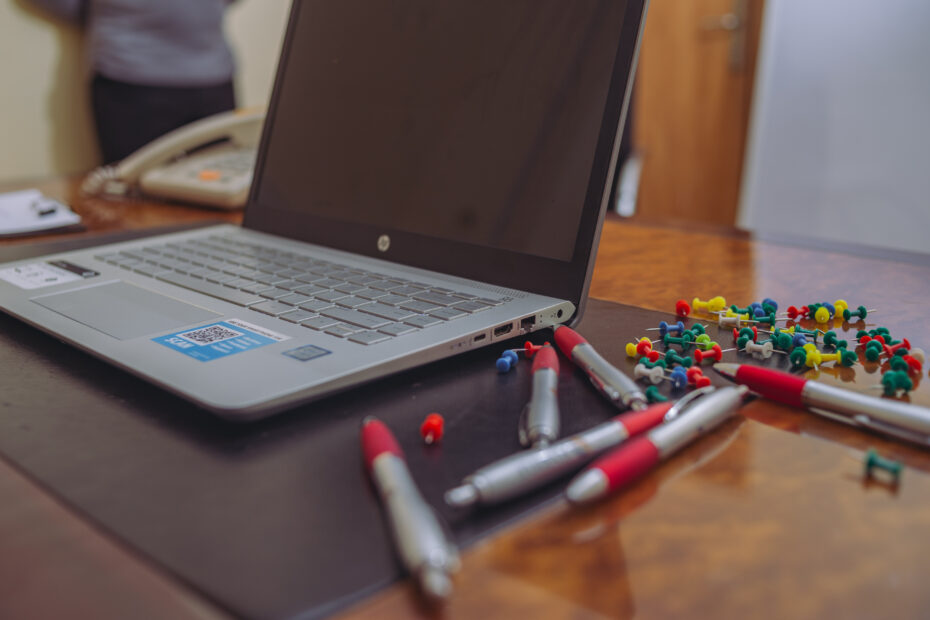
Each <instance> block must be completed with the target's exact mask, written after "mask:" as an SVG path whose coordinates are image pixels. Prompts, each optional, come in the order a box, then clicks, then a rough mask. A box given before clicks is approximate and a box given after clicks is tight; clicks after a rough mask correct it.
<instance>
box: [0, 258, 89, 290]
mask: <svg viewBox="0 0 930 620" xmlns="http://www.w3.org/2000/svg"><path fill="white" fill-rule="evenodd" d="M80 279H81V276H79V275H77V274H76V273H71V272H70V271H66V270H64V269H61V268H59V267H55V266H53V265H50V264H48V263H29V264H28V265H18V266H16V267H7V268H6V269H0V280H6V281H7V282H9V283H10V284H13V285H15V286H18V287H19V288H22V289H28V290H31V289H36V288H43V287H46V286H55V285H56V284H64V283H66V282H74V281H76V280H80Z"/></svg>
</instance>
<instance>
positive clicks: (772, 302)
mask: <svg viewBox="0 0 930 620" xmlns="http://www.w3.org/2000/svg"><path fill="white" fill-rule="evenodd" d="M762 305H763V306H772V312H778V302H777V301H775V300H774V299H772V298H771V297H766V298H765V299H763V300H762Z"/></svg>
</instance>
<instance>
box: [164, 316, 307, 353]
mask: <svg viewBox="0 0 930 620" xmlns="http://www.w3.org/2000/svg"><path fill="white" fill-rule="evenodd" d="M283 340H289V338H288V337H287V336H285V335H283V334H279V333H277V332H274V331H271V330H270V329H265V328H264V327H259V326H258V325H252V324H251V323H246V322H245V321H240V320H239V319H228V320H226V321H220V322H218V323H211V324H210V325H204V326H202V327H198V328H196V329H189V330H186V331H183V332H176V333H174V334H168V335H167V336H159V337H158V338H152V341H153V342H157V343H158V344H161V345H164V346H166V347H168V348H169V349H174V350H175V351H179V352H181V353H183V354H184V355H187V356H188V357H192V358H194V359H196V360H200V361H201V362H209V361H212V360H215V359H219V358H221V357H226V356H228V355H235V354H236V353H242V352H243V351H249V350H251V349H257V348H259V347H263V346H265V345H266V344H272V343H275V342H281V341H283Z"/></svg>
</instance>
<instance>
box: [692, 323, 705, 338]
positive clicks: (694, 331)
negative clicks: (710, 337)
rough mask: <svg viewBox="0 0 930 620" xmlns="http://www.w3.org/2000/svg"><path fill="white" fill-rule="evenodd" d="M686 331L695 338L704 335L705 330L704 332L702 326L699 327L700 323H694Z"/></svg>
mask: <svg viewBox="0 0 930 620" xmlns="http://www.w3.org/2000/svg"><path fill="white" fill-rule="evenodd" d="M688 331H689V332H691V333H692V334H694V335H695V336H700V335H701V334H703V333H705V332H706V331H707V330H705V329H704V326H703V325H701V324H700V323H695V324H694V325H692V326H691V327H690V328H689V329H688Z"/></svg>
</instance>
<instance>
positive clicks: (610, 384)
mask: <svg viewBox="0 0 930 620" xmlns="http://www.w3.org/2000/svg"><path fill="white" fill-rule="evenodd" d="M572 359H573V360H574V361H575V363H577V364H578V365H580V366H582V367H583V368H584V369H585V370H586V372H587V373H588V376H590V377H591V381H592V383H594V385H595V387H597V388H598V389H599V390H600V391H602V392H603V393H604V394H606V395H607V397H608V398H609V399H610V400H611V401H613V402H614V403H615V404H618V405H622V406H623V407H624V408H632V409H642V408H644V407H645V406H646V395H645V394H643V392H642V390H640V388H639V385H637V383H636V382H635V381H633V379H631V378H629V377H628V376H626V375H625V374H623V373H622V372H620V370H618V369H617V368H616V367H615V366H613V365H612V364H611V363H610V362H608V361H607V360H605V359H604V358H603V357H601V355H600V353H598V352H597V351H595V350H594V347H592V346H591V345H590V344H588V343H583V344H579V345H577V346H576V347H575V348H574V349H572Z"/></svg>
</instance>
